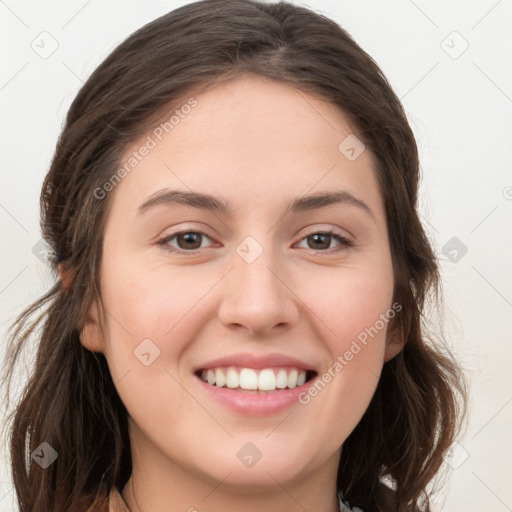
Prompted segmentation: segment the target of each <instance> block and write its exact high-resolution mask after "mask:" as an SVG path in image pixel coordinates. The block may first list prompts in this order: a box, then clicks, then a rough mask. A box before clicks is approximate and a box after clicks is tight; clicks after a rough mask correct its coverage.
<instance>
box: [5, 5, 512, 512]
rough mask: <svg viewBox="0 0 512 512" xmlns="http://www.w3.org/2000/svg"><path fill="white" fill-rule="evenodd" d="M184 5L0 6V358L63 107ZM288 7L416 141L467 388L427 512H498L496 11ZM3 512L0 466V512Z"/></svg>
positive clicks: (426, 212) (499, 114)
mask: <svg viewBox="0 0 512 512" xmlns="http://www.w3.org/2000/svg"><path fill="white" fill-rule="evenodd" d="M186 3H188V2H187V1H163V0H160V1H156V0H153V1H150V2H147V1H145V2H144V1H141V0H139V1H131V2H126V1H124V2H114V1H109V2H98V1H95V0H89V1H87V0H73V1H69V0H68V1H60V2H48V1H46V2H44V1H37V2H36V1H33V2H26V1H20V0H17V1H16V0H5V1H0V20H1V21H0V24H1V31H0V34H1V35H0V37H1V42H0V48H1V50H0V51H1V54H2V65H1V70H2V71H1V75H0V108H1V111H2V121H1V139H2V146H1V162H2V168H1V173H2V187H1V189H0V222H1V226H2V234H3V236H2V238H3V240H4V245H3V247H4V249H3V250H2V265H1V266H0V307H1V323H2V326H1V332H2V338H1V339H2V345H1V346H2V347H4V345H5V342H4V340H5V332H6V329H7V325H8V324H9V323H10V322H11V321H12V320H13V319H14V317H15V316H16V314H17V313H19V312H20V311H21V309H22V308H23V307H24V306H26V305H28V304H29V303H30V302H31V301H33V300H35V299H36V298H37V297H39V296H40V295H41V294H42V293H43V292H44V291H45V290H46V289H48V287H49V286H50V284H51V282H52V276H51V274H50V273H49V270H48V268H47V266H46V265H45V263H44V262H43V261H42V260H41V259H39V258H38V257H36V255H35V253H34V252H37V247H38V246H37V244H38V242H39V241H40V230H39V194H40V189H41V184H42V180H43V177H44V175H45V173H46V172H47V170H48V166H49V163H50V159H51V157H52V154H53V150H54V147H55V143H56V141H57V137H58V134H59V132H60V129H61V126H62V123H63V120H64V116H65V114H66V111H67V109H68V107H69V105H70V103H71V101H72V100H73V98H74V96H75V94H76V93H77V91H78V89H79V88H80V86H81V85H82V82H83V81H85V79H86V78H87V77H88V75H89V74H90V73H91V72H92V71H93V70H94V68H95V67H96V66H97V65H98V64H99V63H100V62H101V61H102V60H103V59H104V58H105V57H106V56H107V54H108V53H109V52H110V51H111V50H112V49H113V48H114V47H115V46H117V45H118V44H119V43H120V42H121V41H122V40H123V39H124V38H126V37H127V36H128V35H129V34H131V33H132V32H133V31H134V30H136V29H137V28H139V27H140V26H142V25H144V24H145V23H147V22H149V21H151V20H153V19H155V18H157V17H158V16H160V15H162V14H164V13H166V12H168V11H169V10H172V9H174V8H175V7H178V6H180V5H183V4H186ZM295 3H297V4H303V5H308V6H310V7H312V8H313V9H315V10H317V11H319V12H321V13H323V14H325V15H327V16H329V17H331V18H333V19H335V20H336V21H337V22H338V23H339V24H340V25H341V26H343V27H344V28H345V29H346V30H348V31H349V33H351V34H352V36H353V37H354V38H355V40H356V41H357V42H358V43H359V44H360V45H361V46H362V47H363V48H364V49H365V50H366V51H367V52H368V53H369V54H370V55H371V56H372V57H373V58H374V59H375V60H376V61H377V63H378V64H379V66H380V67H381V68H382V70H383V71H384V73H385V75H386V76H387V77H388V79H389V81H390V83H391V85H392V86H393V88H394V89H395V91H396V92H397V94H398V96H399V97H400V98H401V99H402V101H403V104H404V107H405V109H406V112H407V115H408V118H409V121H410V123H411V126H412V127H413V130H414V132H415V134H416V137H417V140H418V144H419V148H420V157H421V162H422V172H423V181H422V185H421V212H422V217H423V219H424V221H425V225H426V227H427V230H428V233H429V235H430V237H431V239H432V242H433V244H434V246H435V249H436V251H437V253H438V255H439V260H440V263H441V271H442V275H443V279H444V293H445V310H446V312H447V317H446V324H445V326H444V329H445V332H446V334H447V335H448V339H447V344H448V346H449V347H450V349H451V350H452V351H453V352H454V353H455V354H456V356H457V357H458V358H459V359H460V360H461V362H462V364H463V366H464V367H465V369H466V373H467V376H468V379H469V381H470V385H471V402H470V416H469V422H468V426H467V429H466V432H465V436H464V437H463V438H462V439H460V440H459V446H457V447H456V448H455V450H454V452H453V455H452V458H450V459H449V460H448V462H449V464H448V465H447V469H448V470H449V473H448V476H450V480H449V485H447V486H446V487H445V489H444V491H443V493H442V494H441V495H440V497H439V498H438V500H437V503H436V510H448V511H454V512H462V511H464V512H476V511H480V510H482V509H485V510H493V511H496V512H501V511H503V512H505V511H506V510H512V488H511V486H510V483H511V482H510V475H511V474H512V464H511V462H510V460H511V458H512V442H511V438H512V436H511V435H510V432H511V431H512V403H511V402H512V386H511V380H512V379H511V377H510V370H511V361H512V348H511V347H512V343H511V341H512V338H511V332H512V325H511V321H510V319H511V317H512V315H511V313H512V286H511V281H512V279H511V277H512V267H511V265H510V261H512V260H511V253H512V238H511V236H510V233H511V229H510V227H511V226H512V223H511V221H512V172H511V163H512V143H511V142H512V138H511V135H512V68H511V64H510V62H511V57H510V56H511V55H512V36H511V33H510V28H511V27H512V1H511V0H500V1H497V0H482V1H472V2H469V1H453V0H451V1H441V0H439V1H426V0H415V1H413V0H394V1H387V2H377V1H355V0H351V1H340V0H338V1H336V0H330V1H329V0H310V1H309V2H299V0H297V1H296V2H295ZM50 53H51V54H50ZM34 246H36V250H34ZM450 466H451V468H450ZM15 509H16V508H15V501H14V492H13V488H12V484H11V481H10V477H9V472H8V467H7V463H6V461H5V453H2V464H1V466H0V512H11V511H13V510H15Z"/></svg>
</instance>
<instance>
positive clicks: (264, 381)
mask: <svg viewBox="0 0 512 512" xmlns="http://www.w3.org/2000/svg"><path fill="white" fill-rule="evenodd" d="M242 371H243V370H242ZM258 388H259V389H261V390H263V391H272V390H273V389H276V376H275V374H274V371H273V370H271V369H266V370H261V372H260V375H259V377H258Z"/></svg>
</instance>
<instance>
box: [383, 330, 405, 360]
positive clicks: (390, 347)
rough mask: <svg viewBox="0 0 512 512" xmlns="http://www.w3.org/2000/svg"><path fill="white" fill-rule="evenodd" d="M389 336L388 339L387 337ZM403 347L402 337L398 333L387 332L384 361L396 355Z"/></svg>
mask: <svg viewBox="0 0 512 512" xmlns="http://www.w3.org/2000/svg"><path fill="white" fill-rule="evenodd" d="M388 338H389V339H388ZM403 348H404V341H403V337H402V336H400V334H399V333H391V332H389V333H388V336H387V337H386V351H385V352H384V362H385V363H387V362H388V361H390V360H391V359H393V358H394V357H395V356H397V355H398V354H399V353H400V352H401V351H402V350H403Z"/></svg>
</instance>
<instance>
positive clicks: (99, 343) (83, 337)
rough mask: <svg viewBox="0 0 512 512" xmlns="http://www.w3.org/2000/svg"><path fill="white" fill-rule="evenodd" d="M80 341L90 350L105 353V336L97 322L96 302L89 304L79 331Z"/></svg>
mask: <svg viewBox="0 0 512 512" xmlns="http://www.w3.org/2000/svg"><path fill="white" fill-rule="evenodd" d="M80 343H82V345H83V346H84V347H85V348H86V349H88V350H90V351H91V352H101V353H102V354H104V353H105V337H104V335H103V330H102V328H101V324H100V322H99V315H98V306H97V304H96V302H94V304H93V305H92V306H91V310H90V311H89V315H88V316H87V320H86V322H85V326H84V328H83V329H82V331H81V333H80Z"/></svg>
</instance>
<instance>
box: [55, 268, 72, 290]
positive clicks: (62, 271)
mask: <svg viewBox="0 0 512 512" xmlns="http://www.w3.org/2000/svg"><path fill="white" fill-rule="evenodd" d="M57 270H58V272H59V277H60V280H61V281H62V284H63V285H64V288H65V289H66V291H69V287H70V286H71V281H72V280H73V273H72V272H71V270H70V269H68V268H67V267H65V266H64V263H59V264H58V265H57Z"/></svg>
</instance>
